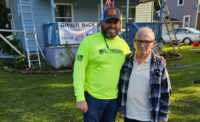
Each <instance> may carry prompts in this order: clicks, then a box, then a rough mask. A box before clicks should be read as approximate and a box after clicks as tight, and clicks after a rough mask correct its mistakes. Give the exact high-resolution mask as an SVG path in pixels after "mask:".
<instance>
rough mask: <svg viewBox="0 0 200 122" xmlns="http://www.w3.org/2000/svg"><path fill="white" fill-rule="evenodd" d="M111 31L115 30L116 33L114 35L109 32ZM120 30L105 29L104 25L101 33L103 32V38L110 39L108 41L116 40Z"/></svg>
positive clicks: (115, 28) (114, 28)
mask: <svg viewBox="0 0 200 122" xmlns="http://www.w3.org/2000/svg"><path fill="white" fill-rule="evenodd" d="M110 29H113V30H114V32H113V33H112V32H110V31H109V30H110ZM119 30H120V28H117V27H107V28H105V26H104V25H102V26H101V32H102V34H103V36H104V37H106V38H108V39H113V38H115V37H116V36H117V35H118V33H119Z"/></svg>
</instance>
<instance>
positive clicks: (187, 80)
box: [0, 46, 200, 122]
mask: <svg viewBox="0 0 200 122" xmlns="http://www.w3.org/2000/svg"><path fill="white" fill-rule="evenodd" d="M191 48H193V47H192V46H182V47H181V51H182V54H183V55H184V58H183V59H181V60H177V61H168V62H167V67H168V69H169V74H170V78H171V84H172V89H173V92H172V97H171V108H170V109H171V114H170V116H169V121H170V122H198V121H200V84H194V83H193V81H194V80H196V79H197V77H200V53H198V52H200V47H199V48H193V49H199V50H190V49H191ZM164 50H172V48H171V47H167V46H165V49H164ZM179 66H181V67H179ZM81 116H82V115H81V114H80V113H79V112H78V111H77V110H76V108H75V97H74V93H73V87H72V73H65V74H64V73H63V74H49V75H46V74H18V73H7V72H4V71H1V70H0V122H1V121H3V122H21V121H34V122H41V121H42V122H43V121H53V122H64V121H65V122H68V121H69V119H71V118H72V119H74V120H80V118H81ZM80 121H83V120H80ZM121 121H122V120H121Z"/></svg>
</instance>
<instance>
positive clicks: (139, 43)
mask: <svg viewBox="0 0 200 122" xmlns="http://www.w3.org/2000/svg"><path fill="white" fill-rule="evenodd" d="M135 41H136V43H137V44H138V45H142V44H144V45H145V46H148V45H150V44H151V43H152V42H154V41H148V40H135Z"/></svg>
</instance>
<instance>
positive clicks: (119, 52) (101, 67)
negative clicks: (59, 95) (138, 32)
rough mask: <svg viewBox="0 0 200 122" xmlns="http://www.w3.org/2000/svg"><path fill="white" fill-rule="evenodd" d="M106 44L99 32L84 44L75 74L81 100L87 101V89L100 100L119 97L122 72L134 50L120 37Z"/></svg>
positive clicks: (78, 98)
mask: <svg viewBox="0 0 200 122" xmlns="http://www.w3.org/2000/svg"><path fill="white" fill-rule="evenodd" d="M106 42H107V44H108V47H107V45H106ZM106 42H105V40H104V37H103V35H102V33H101V32H99V33H96V34H94V35H91V36H87V37H86V38H85V39H84V40H83V41H82V42H81V44H80V47H79V49H78V52H77V55H76V60H75V64H74V73H73V78H74V83H73V84H74V90H75V96H76V100H77V101H84V100H85V96H84V90H85V89H86V90H87V92H88V93H89V94H90V95H92V96H93V97H94V98H97V99H115V98H117V94H118V87H117V85H118V81H119V75H120V70H121V67H122V65H123V63H124V61H125V56H126V54H129V53H130V48H129V47H128V45H127V43H126V42H125V41H124V40H123V39H121V38H120V37H118V36H116V37H115V38H114V39H113V40H109V39H106Z"/></svg>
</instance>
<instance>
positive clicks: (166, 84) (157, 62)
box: [119, 51, 171, 122]
mask: <svg viewBox="0 0 200 122" xmlns="http://www.w3.org/2000/svg"><path fill="white" fill-rule="evenodd" d="M133 60H134V52H132V53H131V54H130V55H128V56H127V57H126V60H125V63H124V65H123V67H122V69H121V75H120V81H119V99H120V102H121V117H123V118H124V117H125V116H126V101H127V92H128V85H129V78H130V75H131V72H132V68H133V67H134V66H133ZM138 94H139V93H138ZM170 95H171V84H170V79H169V75H168V72H167V69H166V66H165V65H164V62H163V61H162V60H161V58H159V57H158V56H156V55H155V54H154V53H153V51H152V53H151V64H150V98H149V99H150V103H151V106H152V110H151V122H158V120H164V121H167V120H168V114H169V113H170V111H169V101H170Z"/></svg>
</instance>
